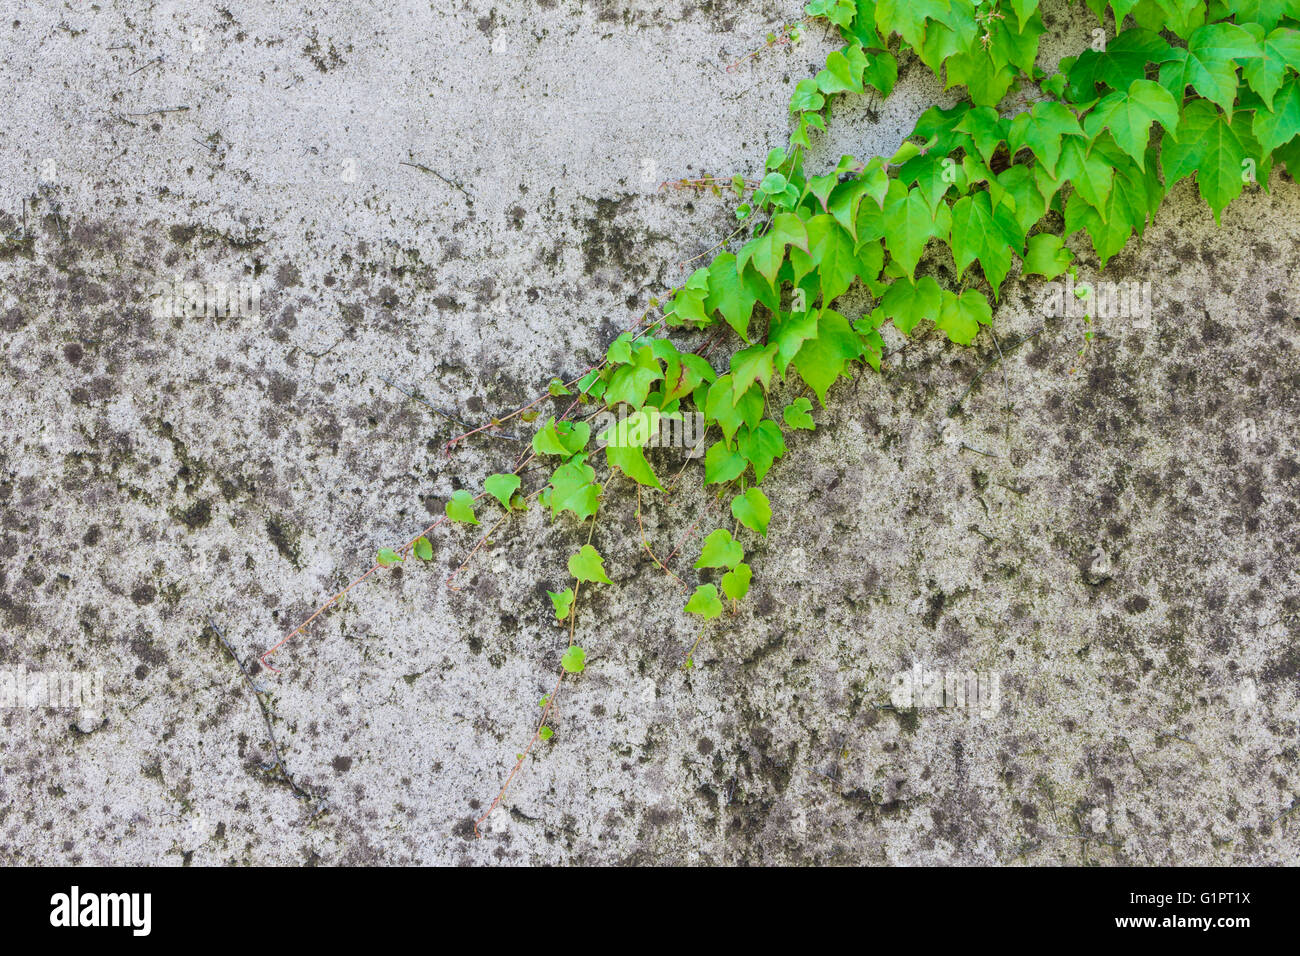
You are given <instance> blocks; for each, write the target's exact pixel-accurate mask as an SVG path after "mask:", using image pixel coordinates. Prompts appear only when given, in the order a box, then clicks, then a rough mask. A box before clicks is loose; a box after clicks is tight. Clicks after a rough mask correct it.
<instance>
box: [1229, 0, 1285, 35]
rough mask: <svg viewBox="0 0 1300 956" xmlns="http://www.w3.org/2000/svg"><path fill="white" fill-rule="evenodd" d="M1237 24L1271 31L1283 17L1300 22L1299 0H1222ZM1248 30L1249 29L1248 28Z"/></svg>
mask: <svg viewBox="0 0 1300 956" xmlns="http://www.w3.org/2000/svg"><path fill="white" fill-rule="evenodd" d="M1224 6H1226V7H1227V8H1228V10H1229V11H1230V12H1232V13H1234V14H1236V16H1237V22H1238V23H1242V24H1249V25H1251V26H1253V25H1255V24H1259V25H1260V26H1261V27H1263V28H1264V29H1265V30H1272V29H1273V28H1274V27H1275V26H1277V24H1278V21H1280V20H1281V19H1282V18H1283V17H1289V18H1291V19H1292V20H1300V0H1224ZM1248 28H1249V27H1248Z"/></svg>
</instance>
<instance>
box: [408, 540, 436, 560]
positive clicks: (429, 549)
mask: <svg viewBox="0 0 1300 956" xmlns="http://www.w3.org/2000/svg"><path fill="white" fill-rule="evenodd" d="M411 551H412V553H414V554H415V556H416V557H417V558H419V559H420V560H421V561H432V560H433V545H432V544H431V543H430V541H429V539H428V538H426V537H425V536H424V535H420V537H418V538H416V539H415V543H414V544H413V545H411Z"/></svg>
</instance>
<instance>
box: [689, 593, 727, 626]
mask: <svg viewBox="0 0 1300 956" xmlns="http://www.w3.org/2000/svg"><path fill="white" fill-rule="evenodd" d="M686 610H687V611H689V612H690V613H691V614H698V615H700V616H701V617H703V618H704V619H705V620H706V621H708V620H712V619H713V618H715V617H717V616H718V615H719V614H721V613H722V601H721V600H719V599H718V589H717V588H716V587H715V586H714V585H712V584H701V585H700V586H699V587H697V588H696V589H695V593H694V594H692V595H691V599H690V600H689V601H687V602H686Z"/></svg>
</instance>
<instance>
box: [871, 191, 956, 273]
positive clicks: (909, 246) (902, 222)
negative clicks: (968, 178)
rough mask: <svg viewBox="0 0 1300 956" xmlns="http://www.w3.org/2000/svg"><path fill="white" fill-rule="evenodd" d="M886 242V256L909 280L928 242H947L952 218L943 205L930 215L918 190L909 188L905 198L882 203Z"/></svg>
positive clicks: (894, 198) (893, 198) (896, 198)
mask: <svg viewBox="0 0 1300 956" xmlns="http://www.w3.org/2000/svg"><path fill="white" fill-rule="evenodd" d="M884 212H885V227H886V229H887V230H888V232H887V234H886V237H885V243H886V245H888V246H889V254H890V255H891V256H893V257H894V261H895V262H897V263H898V264H899V266H901V267H902V269H903V271H904V272H905V273H906V274H907V277H908V278H909V279H910V278H912V277H913V276H914V275H915V274H916V266H917V263H919V262H920V261H921V256H922V254H923V253H924V252H925V246H926V244H927V243H928V242H929V241H930V240H931V239H939V240H942V241H947V239H948V232H949V230H950V229H951V227H952V216H951V214H950V213H949V211H948V207H947V205H945V204H942V203H941V204H940V205H939V208H938V210H937V211H935V212H931V210H930V207H929V206H928V205H927V204H926V201H925V197H924V196H923V195H922V194H921V191H920V190H919V189H910V190H908V191H907V195H906V196H905V197H892V196H891V198H889V199H886V200H885V210H884Z"/></svg>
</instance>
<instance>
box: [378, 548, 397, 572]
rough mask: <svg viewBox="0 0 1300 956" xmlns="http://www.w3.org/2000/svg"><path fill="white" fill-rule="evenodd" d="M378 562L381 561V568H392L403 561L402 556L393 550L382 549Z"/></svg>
mask: <svg viewBox="0 0 1300 956" xmlns="http://www.w3.org/2000/svg"><path fill="white" fill-rule="evenodd" d="M377 560H378V561H379V566H380V567H381V568H391V567H392V566H393V565H394V564H397V563H399V562H400V561H401V560H402V556H401V555H400V554H398V553H397V552H396V551H394V550H393V549H392V548H380V549H379V558H378V559H377Z"/></svg>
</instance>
